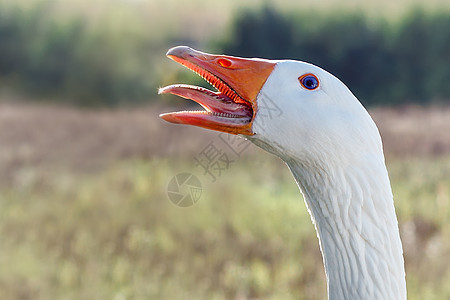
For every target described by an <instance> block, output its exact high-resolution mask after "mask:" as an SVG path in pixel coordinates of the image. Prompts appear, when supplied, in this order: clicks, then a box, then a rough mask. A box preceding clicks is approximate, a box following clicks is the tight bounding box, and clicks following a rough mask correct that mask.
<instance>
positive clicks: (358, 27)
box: [218, 7, 450, 106]
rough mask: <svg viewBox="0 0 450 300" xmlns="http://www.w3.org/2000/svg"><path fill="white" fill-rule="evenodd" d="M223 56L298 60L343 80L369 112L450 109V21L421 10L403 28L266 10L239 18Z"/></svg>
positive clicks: (449, 17)
mask: <svg viewBox="0 0 450 300" xmlns="http://www.w3.org/2000/svg"><path fill="white" fill-rule="evenodd" d="M218 48H220V49H222V50H223V52H224V53H227V54H232V55H241V56H250V57H266V58H277V59H284V58H291V59H297V60H303V61H307V62H311V63H314V64H316V65H318V66H321V67H322V68H324V69H326V70H328V71H329V72H331V73H332V74H334V75H336V76H337V77H339V78H340V79H341V80H342V81H343V82H344V83H345V84H346V85H348V86H349V87H350V88H351V90H352V91H353V92H354V93H355V95H356V96H357V97H358V98H359V99H360V100H361V101H362V102H363V103H364V104H365V105H370V106H373V105H398V104H404V103H418V104H430V103H443V102H447V103H450V15H449V14H445V13H435V14H432V15H427V14H425V13H423V12H422V11H420V10H416V11H413V12H412V13H411V14H410V15H408V16H407V17H405V18H404V19H403V20H400V21H399V22H397V23H391V24H388V23H386V22H382V21H378V22H377V21H374V20H370V19H368V18H366V17H364V16H362V15H348V16H343V15H335V16H332V15H322V16H317V15H311V14H309V15H308V14H303V15H292V16H291V15H283V14H280V13H278V12H276V11H275V10H273V9H271V8H269V7H265V8H264V9H262V10H260V11H247V12H244V13H243V14H241V15H240V16H238V17H237V18H236V20H235V22H234V24H233V25H232V28H231V31H230V34H229V36H228V37H227V38H226V39H224V40H223V41H221V42H219V43H218Z"/></svg>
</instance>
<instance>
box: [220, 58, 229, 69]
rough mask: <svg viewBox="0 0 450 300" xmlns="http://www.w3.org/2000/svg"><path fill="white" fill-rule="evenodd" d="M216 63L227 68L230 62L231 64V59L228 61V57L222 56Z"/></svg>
mask: <svg viewBox="0 0 450 300" xmlns="http://www.w3.org/2000/svg"><path fill="white" fill-rule="evenodd" d="M217 63H218V64H219V65H221V66H222V67H224V68H229V67H231V64H232V62H231V61H229V60H228V59H224V58H220V59H219V60H218V61H217Z"/></svg>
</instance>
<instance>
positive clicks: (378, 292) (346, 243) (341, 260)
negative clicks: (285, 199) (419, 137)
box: [286, 155, 406, 300]
mask: <svg viewBox="0 0 450 300" xmlns="http://www.w3.org/2000/svg"><path fill="white" fill-rule="evenodd" d="M286 163H287V164H288V166H289V168H290V169H291V171H292V173H293V175H294V177H295V180H296V182H297V184H298V186H299V187H300V190H301V191H302V193H303V195H304V198H305V202H306V205H307V207H308V211H309V213H310V215H311V219H312V221H313V223H314V225H315V227H316V231H317V236H318V238H319V243H320V248H321V251H322V255H323V260H324V265H325V271H326V275H327V282H328V297H329V299H396V300H401V299H406V282H405V271H404V263H403V255H402V252H403V251H402V245H401V241H400V236H399V230H398V224H397V217H396V215H395V209H394V204H393V196H392V192H391V187H390V183H389V178H388V174H387V170H386V166H385V163H384V157H383V156H382V155H381V157H380V155H373V156H366V157H365V158H361V159H359V161H358V158H355V160H353V161H352V163H351V164H349V165H347V166H338V165H330V164H328V163H325V162H324V163H323V164H322V163H320V161H319V162H317V161H316V162H315V163H314V165H311V164H308V163H304V162H302V161H301V160H296V159H290V160H286Z"/></svg>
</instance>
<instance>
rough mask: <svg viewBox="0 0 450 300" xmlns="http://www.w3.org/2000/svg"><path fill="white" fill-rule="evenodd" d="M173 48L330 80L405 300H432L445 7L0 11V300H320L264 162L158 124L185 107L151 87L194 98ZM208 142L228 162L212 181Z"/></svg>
mask: <svg viewBox="0 0 450 300" xmlns="http://www.w3.org/2000/svg"><path fill="white" fill-rule="evenodd" d="M176 45H188V46H191V47H194V48H196V49H199V50H203V51H206V52H210V53H226V54H230V55H238V56H246V57H265V58H292V59H299V60H305V61H309V62H312V63H315V64H317V65H319V66H322V67H323V68H325V69H327V70H328V71H330V72H332V73H333V74H335V75H336V76H337V77H339V78H341V79H342V80H343V81H344V82H345V83H346V84H347V85H348V86H349V87H350V89H351V90H352V91H353V92H354V93H355V94H356V96H357V97H358V98H359V99H360V100H361V102H362V103H363V104H364V105H365V106H366V107H368V108H369V112H370V113H371V115H372V116H373V118H374V119H375V121H376V122H377V124H378V126H379V128H380V132H381V134H382V137H383V140H384V147H385V152H386V157H387V165H388V169H389V171H390V177H391V181H392V187H393V191H394V197H395V204H396V208H397V214H398V217H399V222H400V231H401V236H402V241H403V245H404V250H405V260H406V270H407V283H408V292H409V299H448V298H450V269H449V267H450V240H449V236H450V180H449V178H450V105H449V104H450V84H449V82H450V68H449V66H450V2H449V1H447V0H429V1H426V2H424V1H418V0H401V1H390V0H389V1H388V0H379V1H364V2H363V1H352V0H340V1H337V0H324V1H320V2H311V1H304V0H302V1H289V0H278V1H256V0H251V1H237V0H232V1H200V0H190V1H176V0H108V1H107V0H99V1H87V0H59V1H45V0H36V1H33V0H19V1H17V0H0V299H33V300H34V299H117V300H119V299H120V300H122V299H239V300H243V299H324V298H325V297H326V284H325V274H324V270H323V266H322V259H321V256H320V252H319V246H318V242H317V239H316V236H315V232H314V227H313V225H312V224H311V222H310V219H309V216H308V213H307V211H306V208H305V206H304V204H303V203H302V202H303V201H302V199H301V195H300V193H299V191H298V189H297V187H296V185H295V183H294V181H293V178H292V176H291V175H290V174H289V172H288V170H287V168H286V167H285V166H284V164H283V163H282V162H281V161H280V160H278V159H276V158H274V157H272V156H270V155H269V154H267V153H264V152H263V151H262V150H260V149H258V148H256V147H254V146H253V145H250V144H243V145H244V146H245V147H244V148H243V149H244V151H242V153H238V154H237V153H236V152H233V151H232V150H231V149H230V148H229V147H228V146H229V144H227V143H226V142H224V139H226V138H224V136H222V135H218V134H217V133H214V132H209V131H206V130H202V129H199V128H188V127H182V126H175V125H171V124H168V123H164V122H163V121H161V120H160V119H159V118H158V114H159V113H162V112H166V111H170V110H173V109H179V108H180V107H183V108H186V106H188V105H190V103H188V102H187V101H183V100H181V99H178V98H175V97H170V96H158V95H157V89H158V88H159V87H161V86H164V85H166V84H171V83H193V84H198V85H204V84H205V83H204V82H203V81H202V80H201V79H199V78H198V77H197V76H196V75H195V74H191V72H189V71H187V70H185V69H184V68H182V67H181V66H179V65H177V64H175V63H173V62H171V61H170V60H168V59H167V58H165V52H166V51H167V49H169V48H170V47H173V46H176ZM228 142H230V141H229V140H228ZM210 143H214V145H215V146H216V147H218V148H219V149H220V151H222V152H223V153H225V154H226V155H227V156H228V157H229V158H230V159H231V163H230V165H229V166H228V167H227V168H226V169H224V170H223V171H222V172H221V173H220V174H216V175H217V178H216V180H215V181H213V180H211V177H210V176H208V174H205V173H204V170H203V169H201V168H200V167H199V166H196V161H195V158H196V157H198V156H199V155H200V153H201V151H202V150H204V149H205V147H207V146H208V145H209V144H210ZM246 143H248V142H246ZM261 170H264V172H261ZM181 172H189V173H192V174H194V175H195V176H197V177H198V178H199V180H200V181H201V185H202V194H201V197H200V199H199V201H198V202H197V203H196V204H195V205H193V206H191V207H187V208H180V207H178V206H176V205H174V204H173V203H171V202H170V201H169V199H168V195H167V185H168V183H169V181H170V180H171V179H172V178H173V177H174V176H175V175H177V174H179V173H181Z"/></svg>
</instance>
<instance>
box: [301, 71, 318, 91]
mask: <svg viewBox="0 0 450 300" xmlns="http://www.w3.org/2000/svg"><path fill="white" fill-rule="evenodd" d="M298 81H300V84H301V85H302V86H303V87H304V88H305V89H307V90H310V91H312V90H315V89H317V88H318V87H319V79H318V78H317V77H316V75H314V74H305V75H302V76H300V77H299V78H298Z"/></svg>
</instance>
